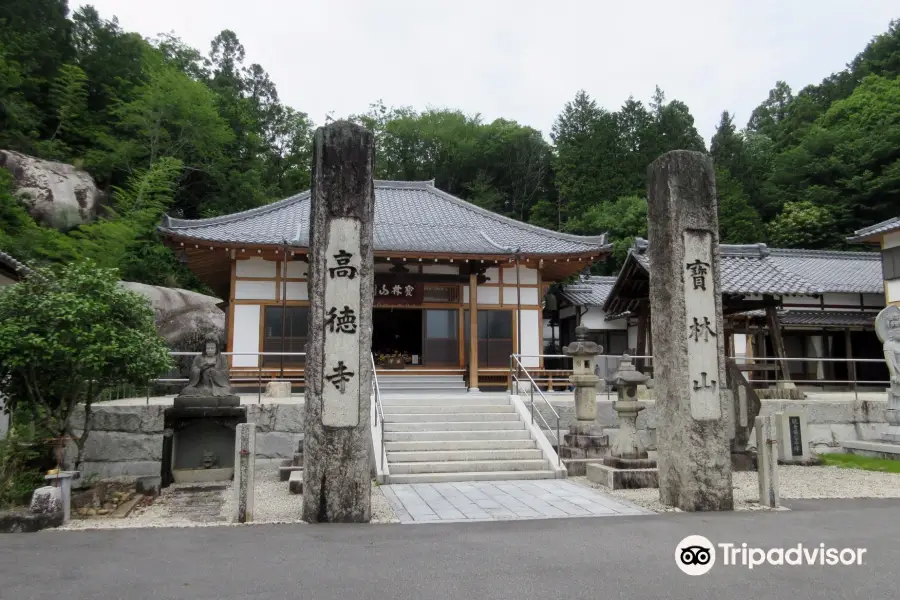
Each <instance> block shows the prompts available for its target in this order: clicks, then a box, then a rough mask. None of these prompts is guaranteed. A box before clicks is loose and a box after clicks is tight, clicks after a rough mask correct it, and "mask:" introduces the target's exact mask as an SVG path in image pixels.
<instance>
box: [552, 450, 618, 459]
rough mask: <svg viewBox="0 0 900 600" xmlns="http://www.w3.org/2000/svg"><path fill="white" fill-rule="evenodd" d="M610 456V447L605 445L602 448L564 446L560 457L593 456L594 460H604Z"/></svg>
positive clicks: (560, 451)
mask: <svg viewBox="0 0 900 600" xmlns="http://www.w3.org/2000/svg"><path fill="white" fill-rule="evenodd" d="M607 456H609V449H607V448H606V447H605V446H603V447H600V448H572V447H570V446H563V447H562V448H560V449H559V457H560V458H562V459H564V460H565V459H567V458H593V459H594V460H598V461H599V460H603V459H604V458H606V457H607Z"/></svg>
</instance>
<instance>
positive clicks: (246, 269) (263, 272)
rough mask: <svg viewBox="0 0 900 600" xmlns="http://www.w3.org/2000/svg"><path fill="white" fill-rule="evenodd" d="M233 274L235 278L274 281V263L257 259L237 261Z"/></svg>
mask: <svg viewBox="0 0 900 600" xmlns="http://www.w3.org/2000/svg"><path fill="white" fill-rule="evenodd" d="M234 274H235V275H236V276H237V277H271V278H272V279H275V261H271V260H264V259H262V258H259V257H253V258H248V259H245V260H238V261H237V265H236V267H235V270H234Z"/></svg>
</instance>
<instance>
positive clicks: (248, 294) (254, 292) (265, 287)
mask: <svg viewBox="0 0 900 600" xmlns="http://www.w3.org/2000/svg"><path fill="white" fill-rule="evenodd" d="M234 299H235V300H274V299H275V280H274V279H273V280H272V281H250V280H244V281H241V280H240V279H238V280H237V281H235V282H234Z"/></svg>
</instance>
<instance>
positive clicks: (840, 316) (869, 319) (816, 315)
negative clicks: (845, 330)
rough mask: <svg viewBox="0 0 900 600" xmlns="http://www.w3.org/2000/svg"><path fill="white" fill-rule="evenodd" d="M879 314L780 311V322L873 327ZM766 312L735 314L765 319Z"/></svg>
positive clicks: (792, 324) (811, 325) (816, 325)
mask: <svg viewBox="0 0 900 600" xmlns="http://www.w3.org/2000/svg"><path fill="white" fill-rule="evenodd" d="M877 315H878V313H877V312H860V311H849V310H848V311H843V310H841V311H838V310H800V309H787V310H779V311H778V320H779V322H780V323H781V324H782V326H785V325H788V326H795V327H797V326H809V327H873V326H874V324H875V317H876V316H877ZM765 316H766V315H765V312H763V311H761V310H751V311H747V312H745V313H739V314H735V315H734V317H735V318H742V317H750V318H759V319H762V318H765Z"/></svg>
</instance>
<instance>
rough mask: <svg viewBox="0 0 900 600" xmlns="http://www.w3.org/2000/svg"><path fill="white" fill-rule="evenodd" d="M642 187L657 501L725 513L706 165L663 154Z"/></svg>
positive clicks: (715, 235) (714, 238) (715, 238)
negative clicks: (645, 196) (645, 212)
mask: <svg viewBox="0 0 900 600" xmlns="http://www.w3.org/2000/svg"><path fill="white" fill-rule="evenodd" d="M648 179H649V183H648V215H647V216H648V222H649V223H648V224H649V227H648V233H649V237H650V248H649V256H650V309H651V310H650V312H651V314H652V315H653V320H652V323H651V328H652V332H651V333H652V339H653V379H654V383H655V386H656V411H657V418H656V420H657V423H658V426H657V430H656V435H657V448H658V456H657V465H658V467H659V496H660V500H661V501H662V502H663V503H664V504H667V505H670V506H677V507H678V508H680V509H681V510H685V511H698V510H732V508H733V495H732V488H731V454H730V448H729V443H730V442H729V440H730V438H731V430H730V427H729V422H728V406H727V405H726V397H725V395H723V394H722V390H723V388H724V389H727V386H726V383H725V359H724V343H723V340H724V335H723V331H724V330H723V328H722V294H721V291H720V286H719V218H718V213H717V206H716V204H717V203H716V181H715V171H714V170H713V162H712V159H711V158H710V157H709V156H707V155H705V154H701V153H699V152H689V151H687V150H676V151H674V152H668V153H666V154H664V155H663V156H661V157H660V158H658V159H657V160H656V161H654V162H653V164H651V165H650V167H649V169H648Z"/></svg>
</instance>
